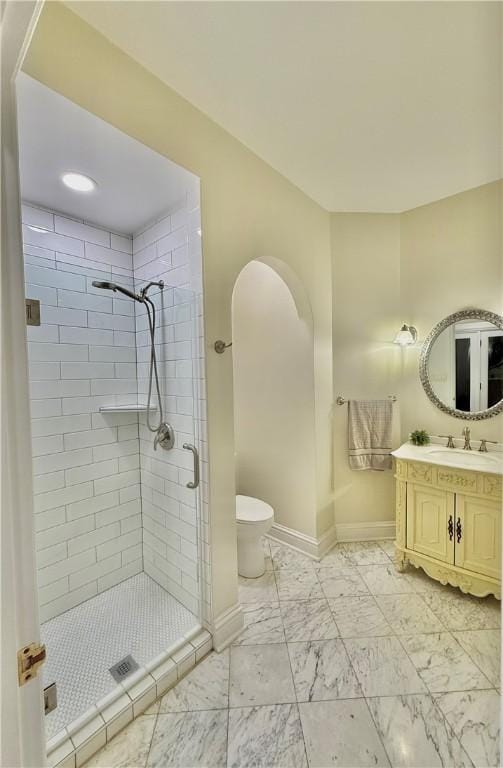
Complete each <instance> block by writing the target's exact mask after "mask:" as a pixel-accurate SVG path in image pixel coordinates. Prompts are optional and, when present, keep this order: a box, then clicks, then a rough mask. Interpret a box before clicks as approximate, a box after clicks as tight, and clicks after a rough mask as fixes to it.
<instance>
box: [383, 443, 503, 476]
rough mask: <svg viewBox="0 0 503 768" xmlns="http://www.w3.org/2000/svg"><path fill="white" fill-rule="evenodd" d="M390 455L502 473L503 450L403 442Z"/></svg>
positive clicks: (474, 470) (477, 470)
mask: <svg viewBox="0 0 503 768" xmlns="http://www.w3.org/2000/svg"><path fill="white" fill-rule="evenodd" d="M392 455H393V456H394V457H395V458H397V459H404V460H409V461H410V460H412V461H425V462H427V463H430V464H438V465H444V466H447V467H458V468H459V469H471V470H472V471H473V472H488V473H490V474H496V475H503V451H502V450H501V446H500V447H499V450H491V451H488V452H487V453H484V452H483V451H479V450H478V449H477V448H476V447H474V448H473V449H472V450H471V451H464V450H463V449H462V448H460V447H456V448H447V446H446V445H442V444H438V443H430V445H422V446H417V445H412V443H410V442H408V443H404V444H403V445H401V446H400V448H398V449H397V450H396V451H392Z"/></svg>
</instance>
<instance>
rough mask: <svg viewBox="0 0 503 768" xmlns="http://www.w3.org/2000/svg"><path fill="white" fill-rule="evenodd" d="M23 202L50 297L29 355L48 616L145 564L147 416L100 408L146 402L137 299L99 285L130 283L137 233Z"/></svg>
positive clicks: (30, 270)
mask: <svg viewBox="0 0 503 768" xmlns="http://www.w3.org/2000/svg"><path fill="white" fill-rule="evenodd" d="M22 210H23V242H24V256H25V277H26V295H27V297H28V298H38V299H39V300H40V302H41V325H40V326H39V327H29V328H28V355H29V363H30V391H31V392H30V394H31V415H32V435H33V471H34V490H35V499H34V508H35V526H36V532H37V533H36V546H37V567H38V583H39V600H40V611H41V619H42V621H46V620H48V619H50V618H52V617H54V616H56V615H58V614H59V613H62V612H63V611H66V610H68V609H69V608H72V607H73V606H75V605H77V604H78V603H80V602H82V601H83V600H87V599H88V598H89V597H92V596H93V595H96V594H98V593H99V592H102V591H104V590H105V589H108V588H109V587H110V586H112V585H113V584H117V583H118V582H120V581H122V580H123V579H125V578H128V577H129V576H132V575H134V574H136V573H139V572H140V571H141V570H142V569H143V556H142V551H141V545H142V528H141V502H140V498H139V496H140V492H139V487H140V472H139V452H138V446H139V442H138V416H137V415H136V414H135V413H133V414H130V413H129V414H113V415H106V416H104V415H102V414H100V413H99V412H98V409H99V407H100V405H119V404H126V403H128V404H129V403H134V402H136V401H137V397H138V392H137V384H136V351H135V346H134V336H135V320H134V307H133V302H130V305H128V306H127V307H125V306H124V304H125V302H124V303H122V302H121V303H117V302H115V301H114V300H113V298H112V294H111V293H106V292H103V291H100V290H99V289H97V288H93V286H92V281H93V280H118V281H119V280H120V282H122V283H123V284H125V285H128V286H130V287H132V286H133V263H132V239H131V238H128V237H124V236H119V235H114V234H112V233H110V232H107V231H105V230H103V229H100V228H97V227H94V226H91V225H89V224H86V223H84V222H81V221H75V220H73V219H70V218H68V217H65V216H60V215H59V214H56V213H53V212H51V211H46V210H42V209H40V208H36V207H33V206H30V205H23V209H22ZM31 227H37V228H38V230H34V229H31ZM40 229H42V230H43V231H39V230H40ZM97 249H98V250H97ZM117 267H120V268H121V269H120V274H119V273H117V271H116V270H117ZM122 333H129V334H130V337H129V338H130V339H131V338H132V339H133V344H132V345H130V344H129V343H128V345H127V346H125V345H124V338H123V337H122V336H121V335H120V334H122ZM118 334H119V335H118ZM116 365H117V366H118V369H117V368H116ZM124 365H128V366H129V367H128V369H127V370H125V369H124ZM126 373H127V377H126V376H125V374H126ZM107 484H110V485H112V486H113V488H109V487H108V485H107Z"/></svg>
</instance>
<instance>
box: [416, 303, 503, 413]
mask: <svg viewBox="0 0 503 768" xmlns="http://www.w3.org/2000/svg"><path fill="white" fill-rule="evenodd" d="M419 376H420V379H421V383H422V385H423V387H424V389H425V392H426V394H427V395H428V397H429V398H430V400H431V401H432V402H433V403H435V405H436V406H437V407H438V408H440V410H442V411H444V412H445V413H449V414H450V415H451V416H456V417H457V418H459V419H488V418H490V417H491V416H495V415H496V414H497V413H500V412H501V411H503V317H502V316H501V315H497V314H495V313H494V312H486V311H485V310H483V309H464V310H462V311H461V312H455V313H454V314H453V315H449V317H446V318H445V319H444V320H442V321H441V322H440V323H438V325H436V326H435V327H434V328H433V330H432V331H431V333H430V334H429V336H428V337H427V339H426V341H425V342H424V345H423V348H422V351H421V358H420V363H419Z"/></svg>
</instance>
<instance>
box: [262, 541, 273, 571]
mask: <svg viewBox="0 0 503 768" xmlns="http://www.w3.org/2000/svg"><path fill="white" fill-rule="evenodd" d="M262 547H263V549H264V558H265V569H266V571H272V570H273V567H272V557H271V547H270V544H269V539H268V538H267V537H266V536H264V537H263V538H262Z"/></svg>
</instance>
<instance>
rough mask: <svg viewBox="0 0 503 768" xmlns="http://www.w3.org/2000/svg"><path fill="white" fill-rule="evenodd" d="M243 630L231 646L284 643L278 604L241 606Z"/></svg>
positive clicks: (247, 604) (246, 604)
mask: <svg viewBox="0 0 503 768" xmlns="http://www.w3.org/2000/svg"><path fill="white" fill-rule="evenodd" d="M243 618H244V623H245V626H244V629H243V631H242V632H241V634H240V635H239V637H237V638H236V639H235V640H234V643H233V645H262V644H263V643H284V642H285V633H284V631H283V622H282V621H281V613H280V610H279V603H263V604H261V603H259V604H254V603H245V604H244V605H243Z"/></svg>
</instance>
